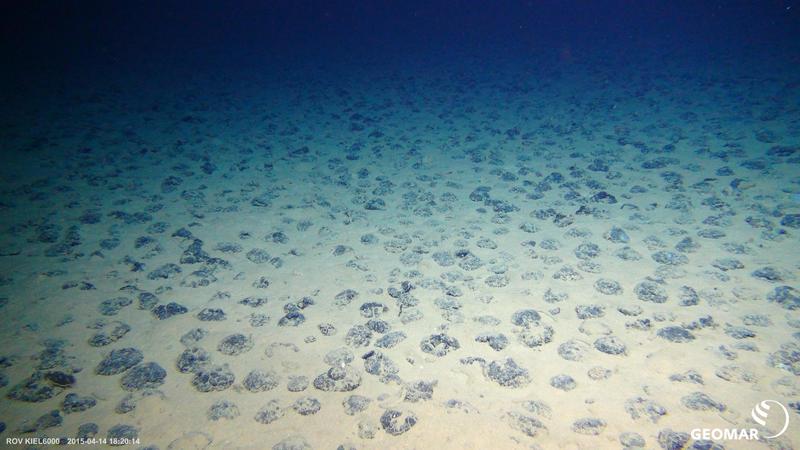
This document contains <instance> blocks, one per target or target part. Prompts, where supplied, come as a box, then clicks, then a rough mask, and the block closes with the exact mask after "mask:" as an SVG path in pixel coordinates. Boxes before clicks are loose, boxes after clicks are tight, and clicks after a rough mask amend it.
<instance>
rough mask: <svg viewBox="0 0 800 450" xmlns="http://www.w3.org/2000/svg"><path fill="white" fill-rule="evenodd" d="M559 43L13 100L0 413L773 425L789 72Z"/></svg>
mask: <svg viewBox="0 0 800 450" xmlns="http://www.w3.org/2000/svg"><path fill="white" fill-rule="evenodd" d="M574 64H575V65H574V66H573V67H571V68H567V69H566V72H567V73H574V74H575V75H563V76H558V77H556V75H553V74H549V73H547V72H546V71H544V69H542V70H541V71H540V72H537V71H536V69H535V68H530V69H529V70H527V71H520V72H518V73H525V74H526V75H525V77H522V76H521V75H518V73H517V74H514V73H515V72H513V71H502V70H498V71H496V72H493V71H487V72H486V73H481V72H477V73H472V74H469V75H467V74H466V73H460V74H452V75H446V76H436V74H435V73H434V72H435V71H431V73H424V72H423V73H417V74H416V76H415V77H414V78H410V77H408V76H406V75H407V74H403V73H402V72H400V73H396V72H387V73H391V75H388V74H387V73H382V74H378V75H375V74H372V75H370V77H369V78H368V81H367V77H365V80H360V79H358V78H347V77H341V78H337V77H336V76H335V75H331V77H330V78H328V79H325V78H320V79H324V80H325V81H319V79H316V81H315V82H313V83H312V82H310V81H309V82H307V83H306V82H303V80H302V78H300V79H298V78H292V77H288V76H287V77H284V78H280V77H278V78H274V79H273V78H269V79H267V78H263V79H262V78H259V77H258V76H253V77H252V78H250V79H243V80H241V81H239V82H238V83H239V84H237V85H233V86H232V85H229V84H226V83H228V82H226V81H225V80H224V79H222V78H223V77H222V76H220V77H219V78H215V76H211V75H209V76H207V77H204V76H198V77H195V78H192V79H188V80H182V81H181V83H177V84H176V85H174V86H173V85H171V84H170V83H169V82H165V83H164V85H163V86H161V87H160V88H155V87H152V86H150V87H148V86H144V85H143V86H141V87H139V88H137V87H136V86H137V85H136V81H135V80H129V81H127V82H126V83H128V85H131V86H132V87H133V88H131V89H122V90H114V89H107V88H105V87H96V88H86V92H82V93H81V94H80V95H76V96H73V97H69V96H66V97H60V98H58V99H51V100H50V101H48V102H47V104H46V106H42V107H41V108H39V107H33V106H31V107H30V108H29V110H24V109H23V110H22V111H19V112H18V113H17V121H18V124H17V125H10V126H8V127H6V131H7V132H8V139H4V144H3V145H4V147H5V148H6V149H11V150H13V151H14V152H16V154H17V156H16V157H15V158H14V159H13V161H9V162H8V163H7V164H5V165H4V168H3V169H2V173H3V177H4V178H3V180H4V181H3V185H2V196H1V197H0V199H2V201H1V202H0V211H2V217H1V218H0V225H2V230H3V231H2V236H1V239H0V255H1V256H0V269H2V273H1V275H2V276H0V314H2V317H3V322H2V325H0V395H2V397H3V400H2V401H0V421H2V430H3V431H1V432H0V438H2V439H3V442H4V443H5V442H6V441H5V439H6V438H44V437H68V438H75V437H80V438H83V439H86V440H84V441H82V442H83V443H90V442H93V441H90V440H89V439H92V438H94V439H100V440H99V441H95V442H96V443H98V444H103V445H110V444H111V443H124V442H130V443H131V445H130V446H131V447H132V448H140V447H142V448H145V447H147V446H149V445H152V446H155V447H158V448H162V449H165V448H170V449H187V448H192V449H194V448H197V449H201V448H220V449H234V448H242V449H260V448H276V449H300V448H320V449H323V448H329V449H330V448H336V447H337V446H340V445H341V447H339V448H343V449H349V448H437V447H438V448H475V449H485V448H622V447H626V448H659V447H660V448H664V449H678V448H682V446H687V447H688V446H692V445H695V446H696V447H694V448H708V447H704V446H703V445H704V444H705V445H707V444H709V442H708V441H705V442H704V441H703V439H702V437H700V436H699V435H698V436H695V435H693V434H692V430H694V429H704V428H710V429H716V428H734V429H748V430H749V429H753V428H754V429H757V430H759V436H760V441H752V440H749V441H748V440H731V439H729V440H723V439H718V440H715V442H717V443H718V444H720V445H722V446H724V448H792V446H795V447H797V446H800V439H799V438H798V436H800V416H798V410H800V380H799V379H798V375H800V342H799V341H798V338H799V337H800V316H798V309H799V308H800V292H798V290H797V283H798V280H797V278H798V273H799V272H798V269H800V266H799V265H798V261H800V259H798V257H797V255H798V250H800V245H798V244H800V238H799V236H800V196H799V195H800V194H799V193H800V187H798V185H797V174H798V167H800V166H799V165H798V164H799V163H800V144H799V143H800V123H799V122H798V117H797V113H796V110H795V111H794V113H792V110H791V108H792V107H794V108H796V103H793V101H792V100H791V99H792V98H794V99H796V98H797V97H798V87H797V86H796V85H791V84H787V83H785V82H783V81H781V80H782V79H781V73H780V72H777V73H776V72H772V73H771V77H770V78H769V79H764V80H760V81H759V82H755V81H752V80H751V79H747V80H743V79H740V78H739V77H738V76H737V75H736V74H735V72H730V75H729V76H728V77H727V78H726V76H722V75H716V76H705V75H703V74H691V73H690V72H688V71H684V70H682V69H681V68H680V67H667V68H662V69H661V70H663V71H661V72H658V73H659V74H660V76H655V77H649V76H647V73H646V72H645V73H640V72H633V71H632V72H630V73H620V72H614V73H611V71H610V70H609V71H608V72H607V73H606V72H603V70H604V69H603V68H602V67H598V66H589V65H587V66H581V65H580V64H577V63H574ZM476 70H477V69H476ZM654 71H655V69H654ZM604 73H605V75H604ZM687 73H689V75H687ZM581 74H583V75H581ZM548 77H556V78H555V81H552V80H551V81H550V82H547V83H545V82H544V81H542V80H545V79H548ZM601 78H603V79H605V80H606V81H605V82H600V81H598V80H599V79H601ZM757 81H758V80H757ZM178 84H179V85H178ZM792 105H794V106H792ZM768 399H770V400H775V401H777V402H780V403H781V404H782V405H784V406H785V407H786V408H787V410H788V413H789V417H790V423H789V427H788V430H787V431H786V432H785V433H784V434H783V435H782V436H780V437H778V438H776V439H770V440H767V439H765V438H764V436H768V435H771V434H774V433H775V432H777V431H779V429H780V427H781V426H782V424H783V418H782V412H779V411H778V408H777V407H774V408H773V409H771V410H770V415H769V420H767V421H766V425H764V426H762V425H759V424H757V423H756V422H755V421H754V420H753V418H752V416H751V411H752V410H753V408H754V407H755V406H756V405H757V404H758V403H759V402H761V401H763V400H768ZM773 406H774V404H773ZM779 416H780V417H779ZM728 437H730V436H728ZM709 439H710V438H709ZM126 440H127V441H126ZM712 440H713V439H712ZM273 446H274V447H273ZM537 446H538V447H537ZM155 447H152V448H155ZM148 448H150V447H148Z"/></svg>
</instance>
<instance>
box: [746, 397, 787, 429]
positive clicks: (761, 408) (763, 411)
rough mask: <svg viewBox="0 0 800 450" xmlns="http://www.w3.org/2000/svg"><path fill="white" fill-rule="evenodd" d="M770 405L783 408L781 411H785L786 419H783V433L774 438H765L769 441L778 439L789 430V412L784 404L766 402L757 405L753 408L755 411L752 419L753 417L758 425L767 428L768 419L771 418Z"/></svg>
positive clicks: (752, 412) (751, 414)
mask: <svg viewBox="0 0 800 450" xmlns="http://www.w3.org/2000/svg"><path fill="white" fill-rule="evenodd" d="M770 403H774V404H776V405H778V406H780V407H781V409H782V410H783V417H784V419H783V428H781V431H780V432H779V433H778V434H776V435H773V436H765V437H766V438H767V439H773V438H776V437H778V436H780V435H782V434H783V433H785V432H786V429H787V428H789V411H788V410H787V409H786V407H785V406H783V404H782V403H780V402H777V401H775V400H764V401H762V402H761V403H757V404H756V406H755V407H754V408H753V410H752V411H751V412H750V417H752V418H753V420H755V421H756V423H757V424H759V425H761V426H762V427H765V426H767V417H768V416H769V408H770Z"/></svg>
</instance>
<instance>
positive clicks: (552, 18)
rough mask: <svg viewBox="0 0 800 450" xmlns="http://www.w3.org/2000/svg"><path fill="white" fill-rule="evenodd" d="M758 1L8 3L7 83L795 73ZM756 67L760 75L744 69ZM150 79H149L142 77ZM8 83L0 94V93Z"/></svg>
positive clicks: (772, 3)
mask: <svg viewBox="0 0 800 450" xmlns="http://www.w3.org/2000/svg"><path fill="white" fill-rule="evenodd" d="M794 3H796V2H793V1H790V0H760V1H653V0H595V1H561V0H544V1H541V0H538V1H499V2H486V1H475V0H469V1H465V0H454V1H425V2H420V1H406V0H404V1H343V0H329V1H308V0H299V1H263V2H255V1H233V2H221V1H208V0H199V1H175V0H168V1H159V2H154V1H120V2H105V1H41V2H5V3H4V8H3V11H2V14H0V16H2V19H0V20H2V51H3V55H4V56H3V58H4V59H5V60H6V62H7V63H8V64H7V65H6V70H4V71H3V73H4V78H7V79H8V80H7V81H9V82H14V83H25V82H31V81H32V80H41V79H42V78H45V79H51V80H52V79H58V78H68V77H70V76H81V77H85V76H89V77H92V76H100V75H114V74H123V73H126V72H128V71H130V70H137V69H141V68H142V67H145V66H148V65H150V64H153V63H154V62H159V63H160V64H159V70H160V71H161V72H163V71H164V70H165V69H169V68H170V67H174V68H176V69H178V68H180V67H189V66H192V67H196V68H200V67H204V68H206V69H208V70H213V69H214V68H215V69H217V70H230V71H234V72H235V71H236V70H245V69H249V68H260V69H263V68H269V66H270V65H273V64H280V65H283V66H288V65H292V64H310V65H327V66H331V67H335V66H337V65H339V64H348V65H350V66H349V67H348V70H358V69H359V67H361V68H363V67H365V66H368V65H376V64H397V65H414V64H416V63H418V62H419V61H421V60H422V59H420V58H421V57H422V56H428V57H432V58H436V59H438V60H441V59H442V58H445V59H449V60H451V61H452V62H453V63H454V64H457V63H458V59H459V58H463V57H465V56H467V55H468V56H473V57H476V58H479V59H480V58H483V59H485V60H487V62H488V61H491V59H492V58H493V57H494V56H497V55H498V54H501V55H508V56H511V57H513V58H516V59H518V60H524V59H525V58H531V57H541V56H542V55H550V56H552V58H553V60H552V61H553V62H554V63H555V62H563V61H565V60H570V59H579V58H582V57H586V56H590V55H598V54H608V55H611V56H615V57H618V58H620V63H621V64H625V66H623V67H621V68H627V67H628V66H629V64H631V63H635V62H636V61H637V60H640V59H642V58H645V59H646V58H649V57H650V56H652V55H653V54H665V55H666V54H673V55H676V56H681V55H683V56H689V55H690V56H693V57H695V59H697V60H704V61H706V62H707V63H712V62H713V61H714V60H715V59H716V58H718V57H721V56H729V55H736V54H741V55H743V56H745V55H753V54H755V55H756V56H757V55H759V54H760V53H763V54H767V53H768V54H773V55H774V54H776V53H777V54H781V55H782V58H783V59H784V60H785V62H786V63H789V64H795V65H797V64H799V63H800V60H799V59H798V58H799V55H800V53H798V48H800V44H798V43H799V42H800V5H795V4H794ZM753 69H754V70H756V69H757V68H756V67H754V68H753ZM150 75H151V76H155V75H156V74H150ZM6 86H8V84H6Z"/></svg>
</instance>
